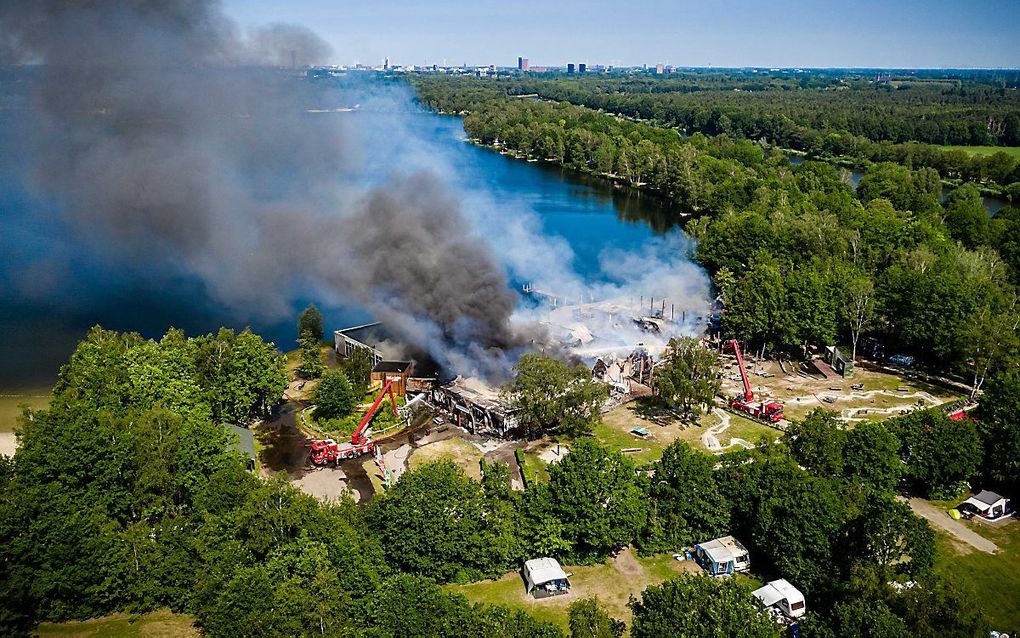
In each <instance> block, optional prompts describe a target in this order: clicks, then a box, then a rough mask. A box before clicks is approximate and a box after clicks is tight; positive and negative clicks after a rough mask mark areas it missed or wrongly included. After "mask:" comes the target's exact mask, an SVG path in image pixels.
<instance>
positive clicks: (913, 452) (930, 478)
mask: <svg viewBox="0 0 1020 638" xmlns="http://www.w3.org/2000/svg"><path fill="white" fill-rule="evenodd" d="M886 423H887V425H888V427H889V428H890V429H891V430H892V431H893V432H895V433H896V436H897V438H899V440H900V451H901V455H902V456H903V457H904V460H905V461H906V472H907V477H908V478H910V479H912V480H913V481H914V482H915V483H916V485H917V487H918V488H919V489H920V490H921V492H922V493H923V494H925V495H927V496H929V497H931V498H950V497H953V496H955V495H956V494H958V493H959V491H960V490H961V489H962V487H963V484H964V483H965V482H966V481H967V480H969V479H971V478H973V477H974V476H975V475H976V474H977V471H978V466H979V464H980V462H981V441H980V439H979V438H978V434H977V430H976V429H975V427H974V424H973V423H971V422H970V421H969V420H967V419H965V420H963V421H953V420H951V419H950V418H949V417H948V416H947V415H946V414H945V413H944V412H942V411H941V410H938V409H933V410H918V411H916V412H912V413H911V414H908V415H905V416H901V417H896V418H895V419H890V420H889V421H887V422H886Z"/></svg>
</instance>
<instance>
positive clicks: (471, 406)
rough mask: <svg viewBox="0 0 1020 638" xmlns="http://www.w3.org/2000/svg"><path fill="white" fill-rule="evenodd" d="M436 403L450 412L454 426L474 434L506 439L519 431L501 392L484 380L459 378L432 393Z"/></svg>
mask: <svg viewBox="0 0 1020 638" xmlns="http://www.w3.org/2000/svg"><path fill="white" fill-rule="evenodd" d="M431 400H432V404H433V405H435V406H436V407H438V408H441V409H443V410H445V411H446V412H447V413H449V415H450V418H451V419H452V420H453V422H454V424H456V425H457V426H459V427H462V428H464V429H465V430H467V431H468V432H471V433H472V434H490V435H494V436H506V435H507V434H509V433H511V432H512V431H513V430H515V429H517V419H515V418H514V416H513V413H512V411H511V410H510V408H509V406H507V404H506V403H505V402H504V401H503V400H502V399H500V396H499V391H498V390H497V389H496V388H493V387H492V386H490V385H489V384H487V383H485V382H484V381H482V380H481V379H477V378H466V377H457V378H456V379H454V380H453V382H451V383H448V384H445V385H441V386H438V387H436V388H434V389H433V390H432V396H431Z"/></svg>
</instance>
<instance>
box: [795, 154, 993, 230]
mask: <svg viewBox="0 0 1020 638" xmlns="http://www.w3.org/2000/svg"><path fill="white" fill-rule="evenodd" d="M803 162H804V158H803V157H801V156H800V155H790V163H791V164H801V163H803ZM862 177H864V173H862V172H860V171H850V182H851V183H852V184H853V187H854V188H855V189H856V188H857V185H858V184H860V183H861V178H862ZM948 195H949V191H948V190H944V191H943V192H942V200H943V201H945V199H946V197H947V196H948ZM981 203H983V204H984V205H985V209H986V210H987V211H988V214H989V215H994V214H995V213H997V212H999V211H1000V210H1001V209H1003V208H1005V207H1006V206H1009V201H1008V200H1006V198H1005V197H996V196H994V195H983V196H982V197H981Z"/></svg>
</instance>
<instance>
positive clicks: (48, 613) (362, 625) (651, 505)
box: [0, 328, 1020, 637]
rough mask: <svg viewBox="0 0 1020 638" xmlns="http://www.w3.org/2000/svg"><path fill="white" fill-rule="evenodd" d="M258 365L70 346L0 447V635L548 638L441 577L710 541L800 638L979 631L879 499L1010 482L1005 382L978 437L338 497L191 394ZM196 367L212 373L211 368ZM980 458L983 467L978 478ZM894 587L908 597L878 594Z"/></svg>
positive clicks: (889, 426)
mask: <svg viewBox="0 0 1020 638" xmlns="http://www.w3.org/2000/svg"><path fill="white" fill-rule="evenodd" d="M239 341H245V342H246V343H247V347H240V346H239V344H238V342H239ZM221 346H222V347H221ZM271 350H272V346H271V344H264V343H263V342H261V340H259V339H258V337H256V336H254V335H249V334H248V333H245V335H233V334H232V333H229V332H226V331H224V332H221V333H220V335H218V336H215V337H214V336H211V335H210V336H205V337H199V338H192V339H188V338H185V337H184V336H183V335H182V334H181V333H179V332H177V331H171V332H169V333H168V334H167V336H166V337H164V338H163V339H162V340H160V341H159V342H155V341H146V340H143V339H141V338H140V337H138V336H137V335H132V334H118V333H113V332H109V331H105V330H102V329H99V328H96V329H94V330H93V331H92V332H91V333H90V334H89V335H88V337H87V338H86V339H85V340H84V341H83V342H82V343H81V344H80V345H79V346H78V348H77V350H76V351H75V353H74V354H73V355H72V357H71V360H70V362H69V363H68V364H67V365H66V366H64V367H63V369H62V370H61V372H60V380H59V383H58V384H57V387H56V389H55V391H54V397H53V401H52V403H51V404H50V407H49V408H48V409H46V410H36V411H27V412H26V413H25V415H24V418H23V419H22V423H21V433H20V443H21V444H20V447H19V448H18V451H17V453H16V455H15V456H14V458H13V460H9V459H8V460H4V461H3V463H2V465H0V497H2V498H0V627H2V630H3V632H4V633H5V634H12V633H20V632H24V631H27V630H28V629H29V628H30V627H31V626H32V624H33V623H34V622H36V621H38V620H41V619H51V620H61V619H68V618H86V617H90V616H95V615H100V614H104V613H108V612H112V611H115V610H127V611H132V612H138V611H144V610H149V609H154V608H160V607H169V608H171V609H173V610H175V611H182V612H187V613H190V614H193V615H194V616H195V617H196V618H197V619H198V622H199V623H200V625H201V626H202V627H203V628H204V629H205V630H206V631H207V632H208V633H209V634H211V635H216V636H230V635H246V636H256V635H257V636H276V635H312V634H318V635H346V636H351V635H353V636H358V635H363V636H411V635H414V636H425V635H433V636H522V637H523V636H556V635H560V630H559V628H558V627H556V626H553V625H550V624H547V623H545V622H543V621H539V620H536V619H533V618H531V617H530V616H528V615H526V614H525V613H523V612H521V611H512V610H510V609H509V608H504V607H500V606H487V605H481V604H472V603H469V602H468V601H467V599H465V598H464V597H463V596H462V595H460V594H455V593H452V592H449V591H447V590H445V589H444V588H443V587H442V584H443V583H448V582H465V581H469V580H473V579H478V578H482V577H486V576H494V575H499V574H502V573H504V572H506V571H512V570H516V569H517V568H519V566H520V563H521V561H522V560H523V559H525V558H529V557H533V556H536V555H550V556H555V557H558V558H560V559H561V560H563V561H564V562H565V563H567V564H578V563H591V562H597V561H602V560H604V559H606V558H607V557H608V556H610V555H611V554H612V553H614V552H615V551H617V550H618V549H620V548H621V547H623V546H624V545H627V544H632V545H635V546H636V547H637V548H638V549H639V551H642V552H647V553H652V552H661V551H675V550H676V549H678V548H679V547H680V546H681V545H684V544H690V543H693V542H695V541H699V540H703V539H704V538H706V537H711V536H714V535H718V534H723V533H734V534H736V535H737V536H738V537H739V538H741V539H743V540H744V542H745V544H747V546H748V547H749V549H750V550H751V552H752V556H753V560H754V564H755V566H756V567H755V570H756V573H758V574H760V575H762V576H767V577H773V576H782V577H785V578H788V579H789V580H791V581H792V582H795V583H797V586H798V587H799V588H800V589H802V590H803V591H804V592H805V593H806V595H807V596H808V599H809V600H810V601H811V603H810V606H809V609H810V610H811V612H810V613H809V615H808V617H807V618H806V619H805V620H804V622H803V623H802V627H803V630H804V633H803V635H805V636H858V635H876V636H878V635H881V636H906V635H913V636H945V635H956V636H978V635H982V634H981V632H982V631H983V629H984V627H983V622H984V621H983V619H982V616H981V613H980V611H979V610H978V604H977V602H976V601H975V600H974V599H973V597H972V595H971V594H970V593H969V592H968V591H966V590H963V589H960V588H959V587H958V586H956V585H954V584H953V583H951V582H947V581H945V580H943V579H941V578H940V577H938V576H937V575H935V574H934V572H933V569H932V568H933V560H934V551H935V550H934V534H933V532H932V531H931V529H930V528H929V527H928V525H927V523H926V522H924V521H923V520H921V519H918V518H916V517H914V516H913V515H912V514H911V512H910V510H909V508H907V507H906V505H904V504H902V503H900V502H898V501H897V500H896V499H895V498H894V496H895V493H894V489H895V488H896V487H897V486H898V485H899V484H900V480H901V479H906V480H907V481H908V483H909V484H910V485H912V486H913V488H912V489H914V490H916V491H917V492H919V493H923V494H939V493H943V492H944V491H945V490H948V489H952V488H953V487H954V486H955V485H957V484H958V483H959V482H960V481H962V480H965V479H976V480H984V481H986V482H988V483H989V484H993V485H1000V484H1001V485H1008V486H1011V487H1012V488H1013V489H1015V488H1016V487H1017V486H1018V485H1020V482H1018V478H1020V477H1018V472H1017V468H1016V466H1015V464H1014V463H1012V461H1010V459H1014V458H1016V454H1003V451H1004V450H1003V447H1001V446H1003V445H1004V442H1009V441H1013V442H1014V444H1015V441H1017V440H1018V439H1020V437H1018V432H1017V431H1016V430H1017V424H1016V421H1015V419H1013V418H1012V416H1011V412H1010V411H1011V410H1015V408H1016V397H1017V396H1020V392H1018V390H1020V387H1018V384H1020V378H1018V377H1017V376H1016V374H1015V373H1013V374H1008V375H998V376H996V377H995V378H994V379H993V380H992V381H991V382H990V387H989V392H988V395H987V396H988V400H986V402H985V403H984V404H983V406H982V420H981V422H980V424H979V425H978V426H977V427H976V426H975V425H974V424H973V423H971V422H962V423H956V422H951V421H948V419H947V418H946V417H945V416H944V415H943V414H942V413H941V412H939V411H929V412H917V413H914V414H912V415H911V416H909V417H904V418H901V419H896V420H893V421H890V422H887V423H886V424H877V423H876V424H863V425H861V426H859V427H857V428H855V429H853V430H851V431H846V430H844V429H842V428H841V427H840V425H839V421H838V419H837V418H836V417H835V415H834V414H832V413H827V412H824V411H816V412H814V413H812V414H811V415H810V416H808V417H807V418H806V419H805V420H804V421H803V422H801V423H799V424H796V425H795V426H794V431H793V435H794V436H792V437H789V438H786V439H781V440H780V441H778V442H777V443H775V444H771V445H767V444H763V445H762V446H760V447H759V448H757V449H755V450H749V451H743V452H738V453H734V454H731V455H726V456H723V457H722V458H721V459H720V458H718V457H711V456H708V455H704V454H702V453H698V452H695V451H693V450H692V449H690V448H689V447H688V446H687V444H686V443H684V442H682V441H680V442H677V443H675V444H674V445H672V446H671V447H669V448H668V449H667V450H666V452H665V454H664V455H663V456H662V459H661V460H660V461H658V462H656V463H653V464H652V465H651V466H648V467H644V468H639V467H636V466H635V465H634V464H633V462H632V461H630V460H629V459H627V458H625V457H624V456H623V455H622V454H621V453H619V452H616V451H611V450H609V449H607V448H605V447H604V446H602V445H601V444H600V443H598V442H597V441H595V440H594V439H591V438H581V439H577V440H575V441H574V443H573V444H572V446H571V450H572V452H571V454H570V455H568V456H566V457H565V458H564V459H563V460H562V461H560V462H559V463H557V464H555V465H553V466H550V468H549V480H548V482H547V483H538V484H534V485H531V486H529V487H528V489H527V490H526V491H525V492H523V493H522V492H517V491H513V490H511V489H510V484H509V473H508V469H507V467H506V466H504V465H499V464H493V465H488V464H486V465H484V466H483V468H482V469H483V478H482V480H481V481H476V480H474V479H472V478H469V477H468V476H466V475H465V474H464V473H463V471H462V470H461V469H459V468H458V467H457V466H455V465H453V464H452V463H451V462H449V461H441V462H436V463H431V464H427V465H424V466H422V467H420V468H418V469H415V470H412V471H409V472H407V473H406V474H404V475H403V476H402V477H401V479H400V480H399V482H398V483H397V484H396V485H395V486H394V487H393V488H392V489H391V490H389V491H388V492H386V493H385V494H383V495H381V496H377V497H376V498H375V499H373V500H372V501H371V502H370V503H369V504H367V506H358V505H355V504H354V503H353V501H350V500H346V501H341V502H339V503H337V504H332V505H327V504H322V503H320V502H319V501H317V500H316V499H314V498H312V497H310V496H307V495H304V494H302V493H300V492H298V491H297V490H296V489H295V488H293V487H291V486H289V485H288V484H286V483H285V482H284V481H282V480H279V479H273V480H267V479H262V478H258V477H256V476H254V475H252V474H250V473H249V472H247V471H246V470H245V468H244V464H243V462H242V459H241V457H240V456H239V455H238V454H237V453H235V452H233V451H232V448H231V445H230V441H229V438H228V434H227V433H226V431H225V430H224V429H223V428H222V427H221V426H220V424H219V421H218V420H217V418H216V417H214V414H215V408H214V406H213V405H212V404H211V402H210V401H211V395H210V394H209V391H210V390H211V389H212V388H213V387H214V386H216V385H217V384H219V387H223V388H233V387H240V386H243V385H245V384H246V383H247V382H248V381H249V380H251V379H265V381H266V382H267V383H268V385H267V387H272V388H274V389H276V388H278V387H279V386H278V384H279V382H280V380H281V379H282V378H283V377H282V369H281V367H280V362H279V360H278V359H273V358H270V359H269V360H261V363H259V364H257V365H256V366H255V368H254V369H253V368H248V367H247V365H246V363H251V362H253V361H254V360H253V359H251V358H250V353H252V352H259V353H262V354H261V355H257V356H256V357H255V358H256V359H258V358H259V357H261V356H262V355H264V354H268V353H270V352H271ZM218 358H220V359H222V358H225V360H227V361H230V362H232V363H231V364H229V365H227V366H225V367H219V368H216V367H215V366H213V367H212V368H210V366H209V365H208V364H209V363H210V360H211V359H218ZM235 363H236V364H237V365H234V364H235ZM213 368H216V369H218V370H219V372H217V373H215V374H211V375H210V374H209V370H210V369H213ZM242 382H243V383H242ZM274 391H275V390H274ZM226 394H231V393H230V392H227V393H226ZM232 396H235V398H237V399H238V403H235V404H234V407H235V409H239V410H240V411H239V412H238V413H237V414H240V415H244V417H245V418H247V417H248V415H250V414H254V413H258V412H260V411H262V410H264V409H265V408H266V407H267V404H268V402H267V401H265V400H264V399H265V397H263V396H262V395H261V394H260V393H259V392H255V393H245V392H238V393H237V394H236V395H232ZM921 431H924V432H926V433H931V434H930V435H927V436H924V437H919V436H918V433H919V432H921ZM964 433H965V434H967V436H961V434H964ZM922 441H924V442H925V443H922ZM986 453H987V454H988V455H989V456H994V457H995V458H997V459H999V462H998V463H993V464H992V465H989V466H986V469H988V471H989V475H988V476H987V477H983V476H982V474H981V473H980V471H979V469H978V464H979V462H980V461H981V458H982V455H983V454H986ZM1007 457H1008V458H1007ZM720 461H721V462H720ZM649 470H654V472H651V471H649ZM906 579H909V580H914V581H916V582H918V583H920V584H921V585H920V586H917V587H911V588H906V589H897V588H894V587H891V586H890V585H889V584H888V583H890V582H894V581H901V580H906ZM680 599H682V600H684V603H685V604H684V606H677V603H676V601H677V600H680ZM720 601H724V602H725V604H723V603H721V602H720ZM720 605H722V606H720ZM631 607H632V609H633V611H634V620H633V630H634V634H633V635H636V636H659V635H681V634H683V632H685V631H686V632H687V633H686V634H683V635H690V632H692V631H693V632H697V633H700V635H719V636H722V635H754V636H776V635H778V629H776V628H775V627H774V626H772V625H771V623H769V622H766V621H765V620H763V618H764V617H758V616H757V615H756V612H755V611H754V610H755V606H754V603H753V601H752V599H751V598H750V594H749V592H748V589H747V585H746V584H744V583H742V582H740V583H738V582H731V583H729V584H722V583H718V582H716V581H710V580H708V579H700V578H691V577H689V576H688V577H684V578H680V579H678V580H676V581H671V582H668V583H666V584H664V585H662V586H658V587H651V588H649V590H648V591H646V592H645V595H644V596H643V597H642V601H641V602H640V603H637V602H635V603H632V605H631ZM724 608H725V609H724ZM684 609H689V610H700V611H698V612H697V613H696V614H695V613H688V612H684V611H683V610H684ZM713 610H716V611H713ZM863 610H866V612H867V613H863ZM724 612H725V613H724ZM602 613H603V614H604V612H602ZM585 614H587V615H588V616H590V622H587V621H585V619H584V616H585ZM599 618H602V616H601V615H600V612H599V610H598V609H597V605H595V606H594V608H592V606H591V605H582V606H579V607H578V608H576V609H572V611H571V624H572V626H573V625H574V622H575V620H577V624H578V626H588V625H590V624H591V623H594V622H596V621H599ZM605 620H606V619H605V618H602V621H605ZM614 626H615V625H614ZM669 628H672V629H669ZM579 635H585V634H579Z"/></svg>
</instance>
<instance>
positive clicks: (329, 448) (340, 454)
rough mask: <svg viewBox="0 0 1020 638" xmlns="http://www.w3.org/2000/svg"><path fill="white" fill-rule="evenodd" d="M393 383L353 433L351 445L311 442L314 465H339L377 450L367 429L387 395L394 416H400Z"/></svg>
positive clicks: (330, 440)
mask: <svg viewBox="0 0 1020 638" xmlns="http://www.w3.org/2000/svg"><path fill="white" fill-rule="evenodd" d="M393 381H394V379H390V380H389V381H387V382H386V384H385V385H384V386H383V389H382V391H380V392H379V396H377V397H376V398H375V403H373V404H372V407H370V408H369V409H368V412H366V413H365V416H364V417H362V419H361V423H359V424H358V427H357V428H355V430H354V432H353V433H351V441H350V443H337V442H336V441H334V440H333V439H316V440H312V441H309V443H308V447H309V448H310V449H311V456H310V459H311V462H312V465H327V464H329V463H338V462H340V461H342V460H344V459H353V458H356V457H359V456H361V455H362V454H367V453H369V452H372V451H374V450H375V441H373V440H372V438H371V437H370V436H369V431H368V429H367V428H368V424H369V423H371V422H372V417H373V416H375V411H376V410H378V409H379V404H380V403H382V401H383V399H384V398H386V394H387V393H389V395H390V404H391V406H392V408H393V414H394V416H399V415H400V413H399V412H397V398H396V397H395V396H394V395H393Z"/></svg>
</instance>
